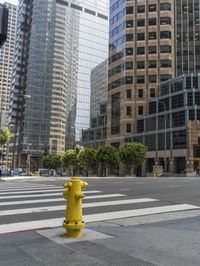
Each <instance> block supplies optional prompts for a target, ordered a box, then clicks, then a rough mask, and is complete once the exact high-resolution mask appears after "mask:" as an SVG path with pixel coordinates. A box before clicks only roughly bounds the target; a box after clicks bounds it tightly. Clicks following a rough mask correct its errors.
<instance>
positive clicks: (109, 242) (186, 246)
mask: <svg viewBox="0 0 200 266" xmlns="http://www.w3.org/2000/svg"><path fill="white" fill-rule="evenodd" d="M188 216H190V218H185V217H188ZM156 221H159V222H156ZM199 221H200V214H199V211H190V212H184V213H183V212H179V213H176V214H173V215H172V216H171V217H170V214H169V216H168V220H167V214H165V215H152V216H151V217H150V216H145V217H140V218H129V219H126V220H125V219H124V220H123V219H121V220H111V221H109V222H100V223H91V224H88V226H87V229H86V230H85V231H84V232H85V234H86V236H85V237H84V238H82V239H75V240H74V239H66V238H63V233H64V232H65V231H64V229H63V228H61V227H59V228H54V229H43V230H36V231H27V232H18V233H13V234H6V235H1V236H0V265H1V266H8V265H9V266H23V265H24V266H29V265H30V266H37V265H39V266H42V265H43V266H44V265H48V266H49V265H51V266H54V265H55V266H64V265H65V266H66V265H67V266H70V265H73V266H74V265H77V266H78V265H80V266H90V265H91V266H94V265H95V266H98V265H113V266H117V265H120V266H126V265H130V266H132V265H136V266H153V265H162V266H176V265H177V266H178V265H179V266H180V265H181V266H190V265H192V266H199V265H200V248H199V244H200V226H199ZM141 223H142V224H141ZM8 226H9V225H8Z"/></svg>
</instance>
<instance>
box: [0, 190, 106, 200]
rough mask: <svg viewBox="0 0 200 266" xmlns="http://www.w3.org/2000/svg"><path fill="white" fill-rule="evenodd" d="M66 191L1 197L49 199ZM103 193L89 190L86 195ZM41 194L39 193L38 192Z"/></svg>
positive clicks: (0, 197) (4, 197)
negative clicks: (48, 197)
mask: <svg viewBox="0 0 200 266" xmlns="http://www.w3.org/2000/svg"><path fill="white" fill-rule="evenodd" d="M63 191H64V189H62V190H61V191H60V192H58V193H41V194H31V193H25V194H28V195H13V193H12V196H0V200H1V199H19V198H37V197H47V196H61V195H62V192H63ZM101 192H102V191H98V190H88V191H84V194H93V193H101ZM38 193H39V192H38Z"/></svg>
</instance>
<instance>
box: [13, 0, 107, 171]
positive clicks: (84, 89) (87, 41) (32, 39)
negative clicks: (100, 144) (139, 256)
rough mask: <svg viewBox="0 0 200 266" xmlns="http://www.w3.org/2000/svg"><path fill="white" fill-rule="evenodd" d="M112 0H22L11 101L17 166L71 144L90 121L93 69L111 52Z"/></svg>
mask: <svg viewBox="0 0 200 266" xmlns="http://www.w3.org/2000/svg"><path fill="white" fill-rule="evenodd" d="M107 14H108V1H107V0H104V1H100V3H99V1H96V0H93V1H91V0H90V1H89V0H88V1H65V0H46V1H42V0H34V1H32V0H29V1H24V0H20V1H19V17H18V27H17V41H16V51H15V65H14V69H13V78H12V93H11V101H10V110H9V113H10V120H9V121H10V122H9V123H10V126H11V128H12V131H13V137H12V140H11V145H10V151H11V152H12V154H13V166H14V165H17V166H21V167H22V168H25V167H27V165H26V163H27V158H28V156H29V157H30V160H29V161H30V164H31V169H36V168H37V167H38V165H39V160H40V158H41V156H42V155H43V154H44V153H46V152H49V153H62V152H64V151H65V148H70V147H73V146H74V145H75V144H76V143H77V142H78V141H79V138H80V133H81V129H84V128H87V127H88V125H89V112H90V75H91V69H92V68H94V67H95V66H96V65H98V64H99V63H100V62H102V61H103V60H104V59H106V58H107V56H108V49H107V46H108V45H107V42H108V17H107Z"/></svg>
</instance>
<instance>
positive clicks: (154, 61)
mask: <svg viewBox="0 0 200 266" xmlns="http://www.w3.org/2000/svg"><path fill="white" fill-rule="evenodd" d="M156 66H157V64H156V60H150V61H149V64H148V67H149V68H156Z"/></svg>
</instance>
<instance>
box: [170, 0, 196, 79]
mask: <svg viewBox="0 0 200 266" xmlns="http://www.w3.org/2000/svg"><path fill="white" fill-rule="evenodd" d="M174 5H175V17H176V23H175V35H176V40H177V41H176V53H177V59H176V62H177V63H176V75H181V74H190V73H198V72H200V1H199V0H194V1H187V0H182V1H180V0H178V1H174Z"/></svg>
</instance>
